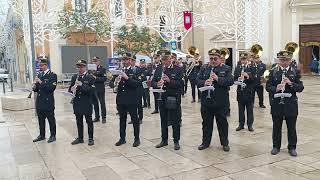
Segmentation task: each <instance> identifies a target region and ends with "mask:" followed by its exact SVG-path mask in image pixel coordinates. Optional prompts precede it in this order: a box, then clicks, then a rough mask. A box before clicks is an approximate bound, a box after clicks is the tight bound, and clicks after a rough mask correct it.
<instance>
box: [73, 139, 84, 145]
mask: <svg viewBox="0 0 320 180" xmlns="http://www.w3.org/2000/svg"><path fill="white" fill-rule="evenodd" d="M80 143H84V141H83V139H79V138H76V139H75V140H74V141H72V142H71V144H72V145H77V144H80Z"/></svg>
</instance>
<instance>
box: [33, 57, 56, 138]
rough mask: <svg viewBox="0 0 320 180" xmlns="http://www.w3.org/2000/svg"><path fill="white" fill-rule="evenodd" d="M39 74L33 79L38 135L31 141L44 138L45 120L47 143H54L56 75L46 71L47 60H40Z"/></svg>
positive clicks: (48, 70)
mask: <svg viewBox="0 0 320 180" xmlns="http://www.w3.org/2000/svg"><path fill="white" fill-rule="evenodd" d="M40 70H41V73H40V74H39V75H38V77H36V78H35V80H34V82H35V84H34V86H33V91H34V92H37V99H36V110H37V114H38V121H39V130H40V135H39V136H38V137H37V138H36V139H34V140H33V142H38V141H42V140H45V139H46V138H45V137H46V136H45V135H46V121H45V120H46V118H47V119H48V122H49V126H50V133H51V135H50V138H49V140H48V143H51V142H54V141H56V119H55V117H54V109H55V106H54V91H55V89H56V86H57V75H56V74H55V73H53V72H52V71H51V70H50V69H48V60H47V59H40Z"/></svg>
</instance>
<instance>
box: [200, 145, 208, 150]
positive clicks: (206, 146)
mask: <svg viewBox="0 0 320 180" xmlns="http://www.w3.org/2000/svg"><path fill="white" fill-rule="evenodd" d="M208 147H209V145H205V144H201V145H200V146H199V147H198V150H200V151H201V150H204V149H207V148H208Z"/></svg>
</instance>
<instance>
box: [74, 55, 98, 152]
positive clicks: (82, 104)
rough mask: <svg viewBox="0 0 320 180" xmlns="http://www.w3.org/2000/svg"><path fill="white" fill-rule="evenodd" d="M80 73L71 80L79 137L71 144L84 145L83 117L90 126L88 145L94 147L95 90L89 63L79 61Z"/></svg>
mask: <svg viewBox="0 0 320 180" xmlns="http://www.w3.org/2000/svg"><path fill="white" fill-rule="evenodd" d="M76 65H77V69H78V73H77V74H75V75H73V76H72V78H71V84H70V87H69V92H71V93H74V94H75V97H74V99H73V111H74V114H75V116H76V121H77V129H78V137H77V138H76V139H75V140H74V141H73V142H72V143H71V144H72V145H76V144H80V143H84V141H83V116H84V117H85V118H86V122H87V125H88V136H89V142H88V145H89V146H92V145H94V140H93V122H92V96H93V88H94V78H93V76H92V75H90V74H88V72H87V69H86V66H87V61H85V60H79V61H78V62H77V63H76Z"/></svg>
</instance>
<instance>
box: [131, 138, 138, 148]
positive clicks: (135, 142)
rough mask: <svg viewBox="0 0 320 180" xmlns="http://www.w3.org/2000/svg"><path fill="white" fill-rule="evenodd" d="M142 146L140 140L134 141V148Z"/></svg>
mask: <svg viewBox="0 0 320 180" xmlns="http://www.w3.org/2000/svg"><path fill="white" fill-rule="evenodd" d="M139 145H140V140H134V142H133V145H132V146H133V147H138V146H139Z"/></svg>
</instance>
